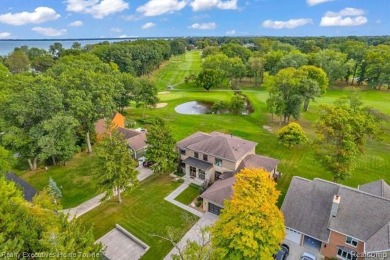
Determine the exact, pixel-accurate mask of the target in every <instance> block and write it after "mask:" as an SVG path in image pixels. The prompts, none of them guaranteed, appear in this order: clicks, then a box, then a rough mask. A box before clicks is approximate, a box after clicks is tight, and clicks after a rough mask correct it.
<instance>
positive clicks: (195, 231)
mask: <svg viewBox="0 0 390 260" xmlns="http://www.w3.org/2000/svg"><path fill="white" fill-rule="evenodd" d="M217 218H218V217H217V216H216V215H214V214H213V213H210V212H206V213H205V214H204V215H203V216H202V217H201V218H200V219H199V220H198V222H196V223H195V225H193V226H192V228H191V229H190V230H189V231H188V232H187V233H186V234H185V235H184V237H182V239H181V240H180V242H179V243H178V246H179V247H180V248H181V249H183V248H184V247H185V246H186V245H187V240H191V241H196V242H198V243H199V244H200V243H201V241H202V235H201V230H202V228H204V227H207V226H211V225H213V224H214V223H215V221H216V220H217ZM175 254H176V255H177V254H178V251H177V249H176V248H173V249H172V250H171V252H169V254H167V256H166V257H165V258H164V260H171V255H175Z"/></svg>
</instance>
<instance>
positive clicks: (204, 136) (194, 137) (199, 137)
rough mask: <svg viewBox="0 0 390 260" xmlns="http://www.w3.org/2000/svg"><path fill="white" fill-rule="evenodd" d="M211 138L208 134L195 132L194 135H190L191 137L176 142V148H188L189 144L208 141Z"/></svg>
mask: <svg viewBox="0 0 390 260" xmlns="http://www.w3.org/2000/svg"><path fill="white" fill-rule="evenodd" d="M211 137H212V136H211V135H209V134H206V133H203V132H196V133H195V134H192V135H190V136H188V137H186V138H184V139H183V140H181V141H179V142H177V143H176V146H177V147H180V148H187V146H189V145H191V144H194V143H198V142H201V141H204V140H207V139H209V138H211Z"/></svg>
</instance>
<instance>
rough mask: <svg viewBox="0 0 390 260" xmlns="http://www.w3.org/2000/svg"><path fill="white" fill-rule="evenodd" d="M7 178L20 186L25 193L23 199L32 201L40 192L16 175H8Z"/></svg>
mask: <svg viewBox="0 0 390 260" xmlns="http://www.w3.org/2000/svg"><path fill="white" fill-rule="evenodd" d="M5 177H6V178H7V179H8V180H10V181H13V182H15V183H16V184H17V186H19V187H20V188H21V190H22V192H23V197H24V199H25V200H27V201H32V199H33V197H34V196H35V195H36V194H38V191H37V190H36V189H35V188H34V187H33V186H31V185H30V184H29V183H28V182H26V181H25V180H23V179H22V178H20V177H19V176H17V175H16V174H15V173H7V174H6V175H5Z"/></svg>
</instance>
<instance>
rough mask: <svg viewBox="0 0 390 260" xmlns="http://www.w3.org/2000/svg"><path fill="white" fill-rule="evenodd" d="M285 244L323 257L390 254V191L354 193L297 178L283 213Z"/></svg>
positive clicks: (380, 184) (372, 188)
mask: <svg viewBox="0 0 390 260" xmlns="http://www.w3.org/2000/svg"><path fill="white" fill-rule="evenodd" d="M281 210H282V212H283V214H284V217H285V225H286V228H287V236H286V239H287V240H289V241H291V242H294V243H296V244H299V245H304V246H306V247H309V248H311V249H312V250H316V251H317V252H318V253H320V254H321V255H323V256H325V257H337V259H357V258H359V257H363V256H368V255H369V254H374V253H375V254H378V253H379V254H381V253H382V254H383V253H384V252H388V253H387V254H389V251H390V186H389V185H388V184H387V183H386V182H384V181H383V180H379V181H375V182H371V183H368V184H365V185H361V186H359V187H358V188H357V189H356V188H351V187H347V186H343V185H340V184H336V183H333V182H329V181H325V180H322V179H314V180H312V181H311V180H307V179H304V178H300V177H294V178H293V179H292V181H291V184H290V187H289V189H288V191H287V194H286V197H285V199H284V201H283V205H282V208H281Z"/></svg>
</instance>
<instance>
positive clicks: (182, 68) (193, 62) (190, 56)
mask: <svg viewBox="0 0 390 260" xmlns="http://www.w3.org/2000/svg"><path fill="white" fill-rule="evenodd" d="M201 63H202V57H201V55H200V52H199V51H191V52H186V53H185V54H182V55H179V56H173V57H172V58H171V59H170V60H169V61H168V62H166V63H164V64H163V65H162V66H161V68H160V69H159V70H157V71H155V72H154V73H152V75H151V79H153V80H154V81H155V82H156V85H157V88H158V90H159V91H164V90H167V88H168V86H170V85H180V84H181V83H183V82H184V78H185V77H187V76H189V75H191V74H195V75H197V74H198V72H199V71H200V68H201ZM175 88H176V86H175Z"/></svg>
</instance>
